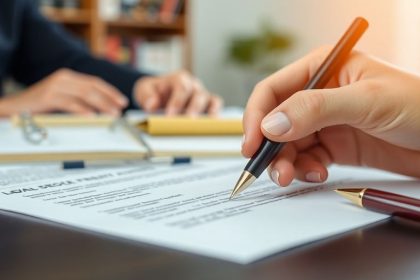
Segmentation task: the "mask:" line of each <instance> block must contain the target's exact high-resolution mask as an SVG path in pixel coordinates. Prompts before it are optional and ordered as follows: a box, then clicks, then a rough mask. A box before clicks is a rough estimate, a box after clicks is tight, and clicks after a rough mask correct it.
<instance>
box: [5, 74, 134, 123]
mask: <svg viewBox="0 0 420 280" xmlns="http://www.w3.org/2000/svg"><path fill="white" fill-rule="evenodd" d="M127 104H128V100H127V98H126V97H125V96H124V95H122V93H120V92H119V91H118V90H117V89H116V88H114V87H113V86H111V85H110V84H108V83H106V82H105V81H103V80H101V79H100V78H96V77H94V76H90V75H86V74H80V73H77V72H74V71H72V70H67V69H61V70H58V71H56V72H54V73H53V74H51V75H50V76H48V77H46V78H45V79H43V80H42V81H40V82H38V83H36V84H35V85H33V86H31V87H29V88H28V89H26V90H24V91H23V92H21V93H20V94H18V95H15V96H11V97H7V98H3V99H1V100H0V115H2V116H10V115H13V114H18V113H21V112H23V111H29V112H31V113H34V114H36V113H46V112H53V111H63V112H68V113H75V114H94V113H97V112H99V113H105V114H110V115H114V116H117V115H119V114H120V112H121V110H122V109H123V108H124V107H125V106H127Z"/></svg>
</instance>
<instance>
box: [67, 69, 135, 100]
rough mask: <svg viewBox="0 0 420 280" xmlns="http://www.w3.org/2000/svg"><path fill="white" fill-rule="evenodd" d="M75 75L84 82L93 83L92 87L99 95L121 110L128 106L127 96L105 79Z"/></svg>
mask: <svg viewBox="0 0 420 280" xmlns="http://www.w3.org/2000/svg"><path fill="white" fill-rule="evenodd" d="M73 75H77V76H78V78H80V79H82V80H84V81H85V82H88V83H89V82H91V83H92V86H93V87H94V88H95V89H96V90H97V92H98V93H100V94H103V95H105V96H106V97H107V98H108V99H109V100H110V101H111V102H112V103H114V104H115V105H116V106H118V107H119V108H123V107H126V106H127V105H128V99H127V97H125V95H123V94H122V93H121V92H120V91H119V90H118V89H117V88H116V87H114V86H113V85H111V84H109V83H108V82H106V81H104V80H103V79H101V78H98V77H96V76H91V75H87V74H80V73H73Z"/></svg>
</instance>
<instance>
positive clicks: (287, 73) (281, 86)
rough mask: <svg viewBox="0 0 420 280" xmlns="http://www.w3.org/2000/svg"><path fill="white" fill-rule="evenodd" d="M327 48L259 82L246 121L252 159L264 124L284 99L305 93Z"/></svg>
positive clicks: (245, 152) (246, 145)
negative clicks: (301, 91) (304, 89)
mask: <svg viewBox="0 0 420 280" xmlns="http://www.w3.org/2000/svg"><path fill="white" fill-rule="evenodd" d="M328 51H329V48H327V47H323V48H320V49H317V50H316V51H313V52H311V53H310V54H308V55H306V56H305V57H303V58H301V59H299V60H297V61H296V62H294V63H292V64H289V65H288V66H286V67H284V68H283V69H281V70H279V71H277V72H276V73H274V74H272V75H271V76H269V77H268V78H266V79H265V80H263V81H261V82H259V83H258V85H257V86H256V87H255V89H254V91H253V92H252V94H251V97H250V98H249V100H248V103H247V106H246V109H245V114H244V118H243V127H244V133H245V136H244V143H243V146H242V153H243V155H244V156H246V157H251V156H252V155H253V154H254V153H255V152H256V150H257V149H258V147H259V146H260V144H261V142H262V139H263V135H262V133H261V128H260V125H261V121H262V120H263V118H264V117H265V116H266V115H267V114H268V113H269V112H271V111H272V110H273V109H274V108H275V107H277V106H278V105H279V104H280V103H282V102H283V101H284V100H286V99H287V98H289V97H290V96H291V95H292V94H294V93H295V92H297V91H299V90H302V89H303V88H304V86H305V84H306V83H307V82H308V80H309V79H310V77H311V76H312V75H313V74H314V73H315V71H316V69H318V67H319V65H321V63H322V61H323V60H324V59H325V57H326V56H327V55H328Z"/></svg>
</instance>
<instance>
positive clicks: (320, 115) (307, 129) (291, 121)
mask: <svg viewBox="0 0 420 280" xmlns="http://www.w3.org/2000/svg"><path fill="white" fill-rule="evenodd" d="M374 102H375V100H374V98H372V95H370V94H369V93H368V92H366V87H365V86H364V84H363V83H361V82H360V83H354V84H352V85H348V86H344V87H340V88H334V89H316V90H304V91H299V92H297V93H295V94H294V95H292V96H291V97H290V98H288V99H287V100H285V101H284V102H283V103H282V104H280V105H279V106H278V107H277V108H275V109H274V110H273V111H271V112H270V113H269V114H268V115H267V116H266V117H265V118H264V119H263V121H262V123H261V131H262V132H263V134H264V135H265V136H266V137H267V138H268V139H270V140H273V141H278V142H289V141H294V140H298V139H301V138H304V137H306V136H308V135H310V134H312V133H314V132H316V131H319V130H321V129H322V128H325V127H329V126H333V125H342V124H347V125H351V126H354V127H358V126H360V125H362V122H363V121H364V120H366V116H367V115H368V114H369V113H370V112H371V108H372V107H373V105H374V104H375V103H374ZM363 125H364V124H363Z"/></svg>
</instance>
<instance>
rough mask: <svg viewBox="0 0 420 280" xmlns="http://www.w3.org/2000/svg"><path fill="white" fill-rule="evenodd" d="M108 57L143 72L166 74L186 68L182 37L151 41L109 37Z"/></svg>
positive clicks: (107, 42)
mask: <svg viewBox="0 0 420 280" xmlns="http://www.w3.org/2000/svg"><path fill="white" fill-rule="evenodd" d="M106 57H107V59H109V60H110V61H112V62H115V63H119V64H126V65H130V66H132V67H134V68H135V69H137V70H139V71H142V72H148V73H153V74H165V73H169V72H173V71H176V70H179V69H182V68H184V65H183V61H184V40H183V38H182V37H180V36H171V37H167V38H156V39H154V40H150V39H146V38H143V37H134V38H125V37H121V36H118V35H109V36H108V37H107V40H106Z"/></svg>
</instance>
